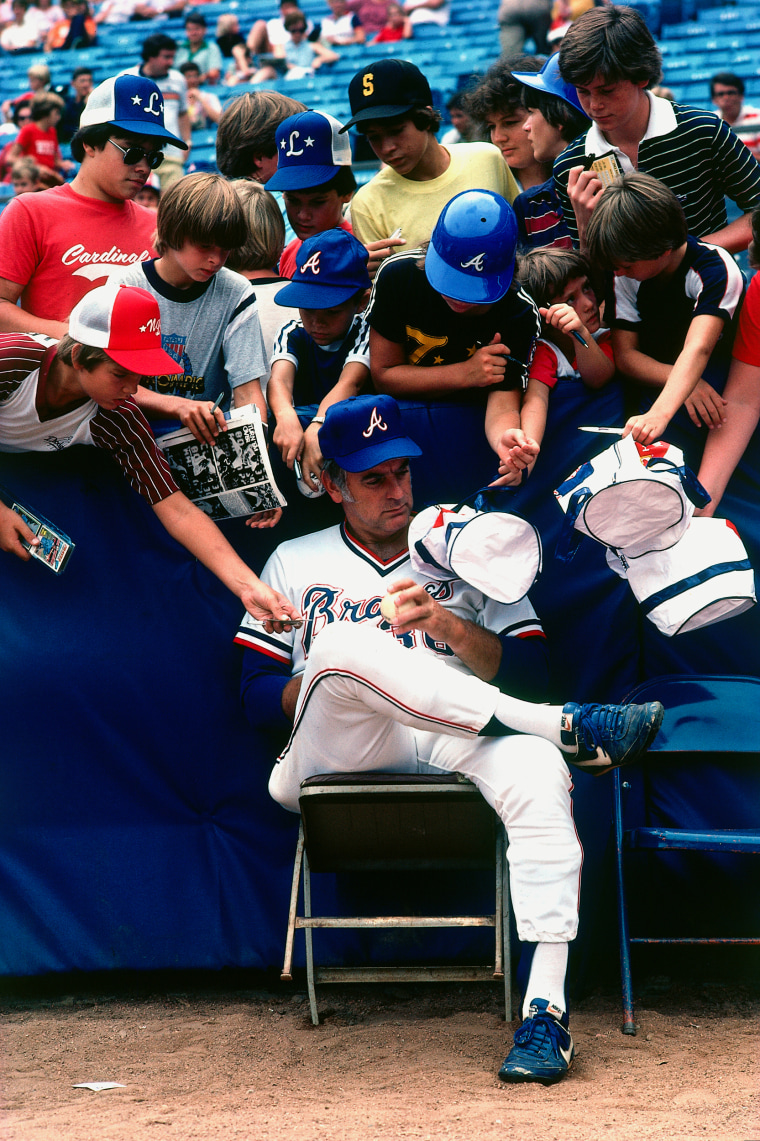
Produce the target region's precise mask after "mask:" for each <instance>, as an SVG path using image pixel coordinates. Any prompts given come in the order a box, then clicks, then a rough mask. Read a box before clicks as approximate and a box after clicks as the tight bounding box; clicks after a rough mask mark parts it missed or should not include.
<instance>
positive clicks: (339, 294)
mask: <svg viewBox="0 0 760 1141" xmlns="http://www.w3.org/2000/svg"><path fill="white" fill-rule="evenodd" d="M368 261H369V254H368V253H367V249H366V247H365V246H363V245H362V244H361V242H360V241H359V240H358V238H355V237H354V235H353V234H349V232H348V230H339V229H334V230H323V231H322V233H321V234H313V235H312V237H310V238H307V239H306V241H305V242H303V243H302V245H301V247H300V249H299V250H298V253H297V254H296V271H295V273H294V274H293V279H292V281H291V282H290V285H286V286H285V287H284V288H283V289H280V290H279V291H278V292H277V293H276V294H275V296H274V300H275V304H277V305H291V306H295V307H296V308H297V309H330V308H331V307H332V306H333V305H342V303H343V302H344V301H348V299H349V297H353V295H354V294H355V293H356V292H357V291H358V290H359V289H369V287H370V280H369V274H368V273H367V262H368Z"/></svg>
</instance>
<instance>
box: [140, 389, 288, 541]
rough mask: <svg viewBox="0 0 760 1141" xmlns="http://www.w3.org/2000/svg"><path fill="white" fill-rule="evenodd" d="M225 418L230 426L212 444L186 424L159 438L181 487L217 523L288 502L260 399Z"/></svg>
mask: <svg viewBox="0 0 760 1141" xmlns="http://www.w3.org/2000/svg"><path fill="white" fill-rule="evenodd" d="M226 419H227V431H226V432H220V433H219V435H218V436H217V438H216V443H215V444H213V445H212V444H202V443H200V442H199V441H198V440H196V438H195V436H194V435H193V434H192V432H190V431H189V430H188V429H187V428H180V429H179V430H178V431H176V432H168V433H167V434H166V435H165V436H161V437H160V438H159V439H158V440H157V441H156V442H157V444H158V446H159V447H160V448H161V449H162V451H163V453H164V455H165V456H166V459H167V462H168V464H169V467H170V468H171V471H172V475H173V476H174V478H175V479H176V481H177V483H178V485H179V487H180V489H181V490H182V491H184V493H185V495H186V496H187V497H188V499H192V501H193V503H195V504H197V505H198V507H200V509H201V511H205V512H206V514H207V515H210V516H211V518H212V519H213V520H214V521H215V522H217V523H218V522H221V521H222V520H224V519H235V518H242V517H244V516H247V515H256V514H258V512H260V511H270V510H272V509H273V508H275V507H285V506H286V500H285V497H284V495H283V494H282V492H281V491H280V489H279V488H278V486H277V484H276V483H275V481H274V476H273V474H272V468H271V465H270V463H269V456H268V455H267V445H266V438H265V436H264V427H263V425H262V423H261V413H260V412H259V410H258V408H257V407H256V405H255V404H247V405H246V406H245V407H244V408H234V409H232V411H230V412H228V413H227V414H226Z"/></svg>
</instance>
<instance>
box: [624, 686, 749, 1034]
mask: <svg viewBox="0 0 760 1141" xmlns="http://www.w3.org/2000/svg"><path fill="white" fill-rule="evenodd" d="M625 700H626V701H632V702H645V701H653V700H658V701H661V702H662V703H663V705H664V706H665V719H664V721H663V725H662V728H661V729H660V732H659V734H658V736H657V738H656V739H655V741H654V744H653V745H652V746H651V748H650V750H649V753H648V754H647V755H646V756H645V757H644V759H643V761H642V762H641V763H640V764H637V765H635V766H630V767H629V768H626V769H625V772H624V774H621V770H620V769H615V771H614V773H613V819H614V827H615V859H616V879H617V893H618V925H619V937H620V968H621V976H622V989H623V1033H624V1034H635V1033H636V1025H635V1021H634V1006H633V981H632V975H631V944H633V943H635V944H646V945H652V944H658V943H664V944H671V945H672V944H696V945H704V946H711V945H715V944H723V945H725V944H738V945H744V946H746V945H754V946H760V933H758V935H755V936H745V935H741V936H731V937H718V936H716V935H715V934H714V933H710V934H707V933H703V934H691V935H678V936H675V935H672V934H667V935H665V934H663V935H660V936H643V935H636V936H633V935H631V934H630V928H629V915H628V910H629V909H628V898H627V891H626V877H625V875H624V870H625V869H624V865H625V864H626V860H625V857H626V855H629V854H630V853H632V852H638V853H642V852H647V853H651V854H652V855H655V854H657V853H662V852H687V853H697V852H702V853H705V852H714V853H724V854H729V855H731V856H736V855H755V856H756V855H760V827H758V823H760V822H759V821H758V809H757V803H758V798H757V795H754V796H753V795H752V793H751V788H752V786H754V787H755V789H756V792H760V765H759V764H758V760H760V743H759V738H758V731H757V726H758V723H759V722H760V678H758V677H739V676H733V677H732V676H726V677H723V676H712V675H699V674H696V675H677V674H671V675H668V676H665V677H656V678H650V679H649V680H648V681H645V682H643V683H641V684H640V685H638V686H636V688H635V689H634V690H633V691H632V692H631V693H629V694H628V696H627V697H626V699H625ZM747 781H749V787H748V786H747V784H746V783H745V782H747ZM734 782H735V786H734ZM700 785H703V786H704V787H709V788H711V789H712V790H713V792H714V797H715V800H714V803H717V804H720V805H721V806H722V811H721V818H720V819H712V820H709V819H708V818H707V817H708V815H709V814H710V810H711V809H712V804H713V801H710V803H709V804H706V802H705V798H704V796H702V797H701V799H699V800H698V801H697V802H696V803H694V798H693V797H692V794H691V790H692V789H694V790H695V791H696V790H697V789H698V788H699V786H700ZM739 787H741V788H742V795H740V796H736V795H734V796H730V795H729V796H728V797H726V796H722V795H721V792H720V790H721V789H724V790H731V791H732V792H736V791H737V789H738V788H739ZM634 819H635V822H634ZM688 870H690V871H691V875H692V878H693V879H697V880H698V882H699V885H700V893H699V894H700V904H701V907H698V908H695V909H694V910H693V912H692V913H691V914H690V917H689V918H690V923H691V926H692V931H694V929H695V927H696V929H697V930H699V927H700V919H701V916H702V915H704V914H706V913H707V910H708V909H707V905H706V904H705V902H704V898H703V896H704V889H706V888H707V887H709V884H708V883H707V882H706V881H707V879H708V878H709V873H708V872H706V871H705V869H697V868H694V867H693V865H690V868H689V869H687V871H688ZM699 870H701V871H702V872H703V874H702V876H701V877H699V875H698V871H699ZM637 871H638V874H639V876H640V879H639V880H637V886H638V888H639V890H638V892H637V893H636V894H635V895H632V898H636V899H637V900H638V901H641V900H642V899H643V900H646V899H647V898H648V897H649V896H650V893H657V892H662V891H663V886H662V885H663V881H662V879H661V875H662V871H663V868H662V860H656V859H651V858H650V859H649V860H648V861H647V862H646V863H645V864H644V863H643V861H641V860H640V861H639V864H638V867H637ZM728 874H729V875H730V873H728ZM716 882H719V881H716ZM673 902H674V904H675V902H676V901H675V900H674V901H673ZM679 918H680V917H679Z"/></svg>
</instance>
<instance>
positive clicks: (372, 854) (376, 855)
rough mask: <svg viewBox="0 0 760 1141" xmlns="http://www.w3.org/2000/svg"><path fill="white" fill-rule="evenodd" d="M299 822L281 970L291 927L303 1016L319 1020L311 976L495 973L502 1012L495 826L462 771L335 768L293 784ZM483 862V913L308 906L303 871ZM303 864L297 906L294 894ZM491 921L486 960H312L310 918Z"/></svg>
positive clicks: (506, 955)
mask: <svg viewBox="0 0 760 1141" xmlns="http://www.w3.org/2000/svg"><path fill="white" fill-rule="evenodd" d="M299 804H300V807H301V827H300V830H299V836H298V845H297V848H296V858H295V865H294V868H293V883H292V889H291V897H290V914H289V918H288V933H287V939H286V946H285V961H284V965H283V969H282V976H281V977H282V978H283V980H285V981H290V979H291V978H292V963H293V942H294V938H295V932H296V930H297V929H299V928H303V930H304V932H305V938H306V980H307V986H308V991H309V1004H310V1007H311V1018H312V1022H313V1023H314V1025H315V1026H316V1025H318V1024H319V1015H318V1013H317V998H316V989H315V984H316V983H338V982H340V983H345V982H383V981H388V980H393V981H404V982H420V981H425V982H431V981H459V982H462V981H466V982H476V981H493V980H494V979H497V980H501V979H503V981H504V1001H505V1010H506V1018H507V1021H508V1022H509V1021H511V1019H512V995H511V977H510V948H509V888H508V876H507V868H506V855H505V850H506V842H505V835H504V828H503V826H502V824H501V821H500V820H499V819H498V817H497V816H496V814H495V812H494V811H493V809H492V808H490V807H489V805H488V804H486V802H485V800H484V799H483V797H482V796H481V794H480V793H479V792H478V790H477V788H476V787H475V785H474V784H472V783H471V782H470V781H468V780H466V779H465V778H463V777H460V776H458V775H457V774H445V773H444V774H441V775H440V776H439V775H437V774H435V775H427V774H426V775H417V774H411V773H410V774H405V773H340V774H325V775H322V776H315V777H311V778H310V779H309V780H306V781H304V782H303V784H302V785H301V796H300V799H299ZM453 869H471V870H473V871H476V870H477V871H481V870H483V869H491V870H492V871H493V872H494V877H495V904H494V912H493V914H488V915H451V916H449V915H391V916H387V915H383V916H377V915H372V916H366V915H365V916H323V915H314V914H313V910H312V882H311V876H312V872H346V871H348V872H356V871H359V872H364V871H382V872H387V873H389V874H394V873H399V872H402V873H403V872H405V871H408V870H414V871H428V870H430V871H432V870H436V871H440V870H445V871H448V870H453ZM302 872H303V901H304V906H303V915H299V914H298V898H299V885H300V880H301V874H302ZM404 927H410V928H420V927H428V928H429V927H492V928H494V933H495V934H494V960H493V963H492V964H489V965H488V966H483V965H477V966H458V965H449V966H438V965H436V966H383V967H378V966H359V967H334V968H326V967H315V965H314V950H313V940H312V932H313V930H314V928H373V929H383V928H396V929H398V928H404Z"/></svg>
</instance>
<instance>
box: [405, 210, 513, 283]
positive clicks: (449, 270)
mask: <svg viewBox="0 0 760 1141" xmlns="http://www.w3.org/2000/svg"><path fill="white" fill-rule="evenodd" d="M516 251H517V219H516V218H515V212H514V210H513V209H512V207H511V206H510V205H509V203H508V202H507V201H506V199H505V198H502V197H501V195H500V194H495V193H494V192H493V191H492V190H463V191H462V192H461V193H460V194H455V195H454V197H453V198H452V199H451V201H449V202H447V203H446V205H445V206H444V208H443V210H442V211H441V214H440V217H439V218H438V221H437V222H436V224H435V229H434V230H433V233H432V235H431V238H430V245H429V246H428V248H427V251H426V253H425V276H426V277H427V279H428V281H429V282H430V284H431V285H432V287H433V289H435V290H436V292H437V293H442V294H443V295H444V297H451V298H453V300H454V301H465V302H469V303H470V304H473V305H490V304H493V302H495V301H500V300H501V298H502V297H503V296H504V294H505V293H506V292H507V290H508V289H509V287H510V285H511V284H512V278H513V276H514V272H515V253H516Z"/></svg>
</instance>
